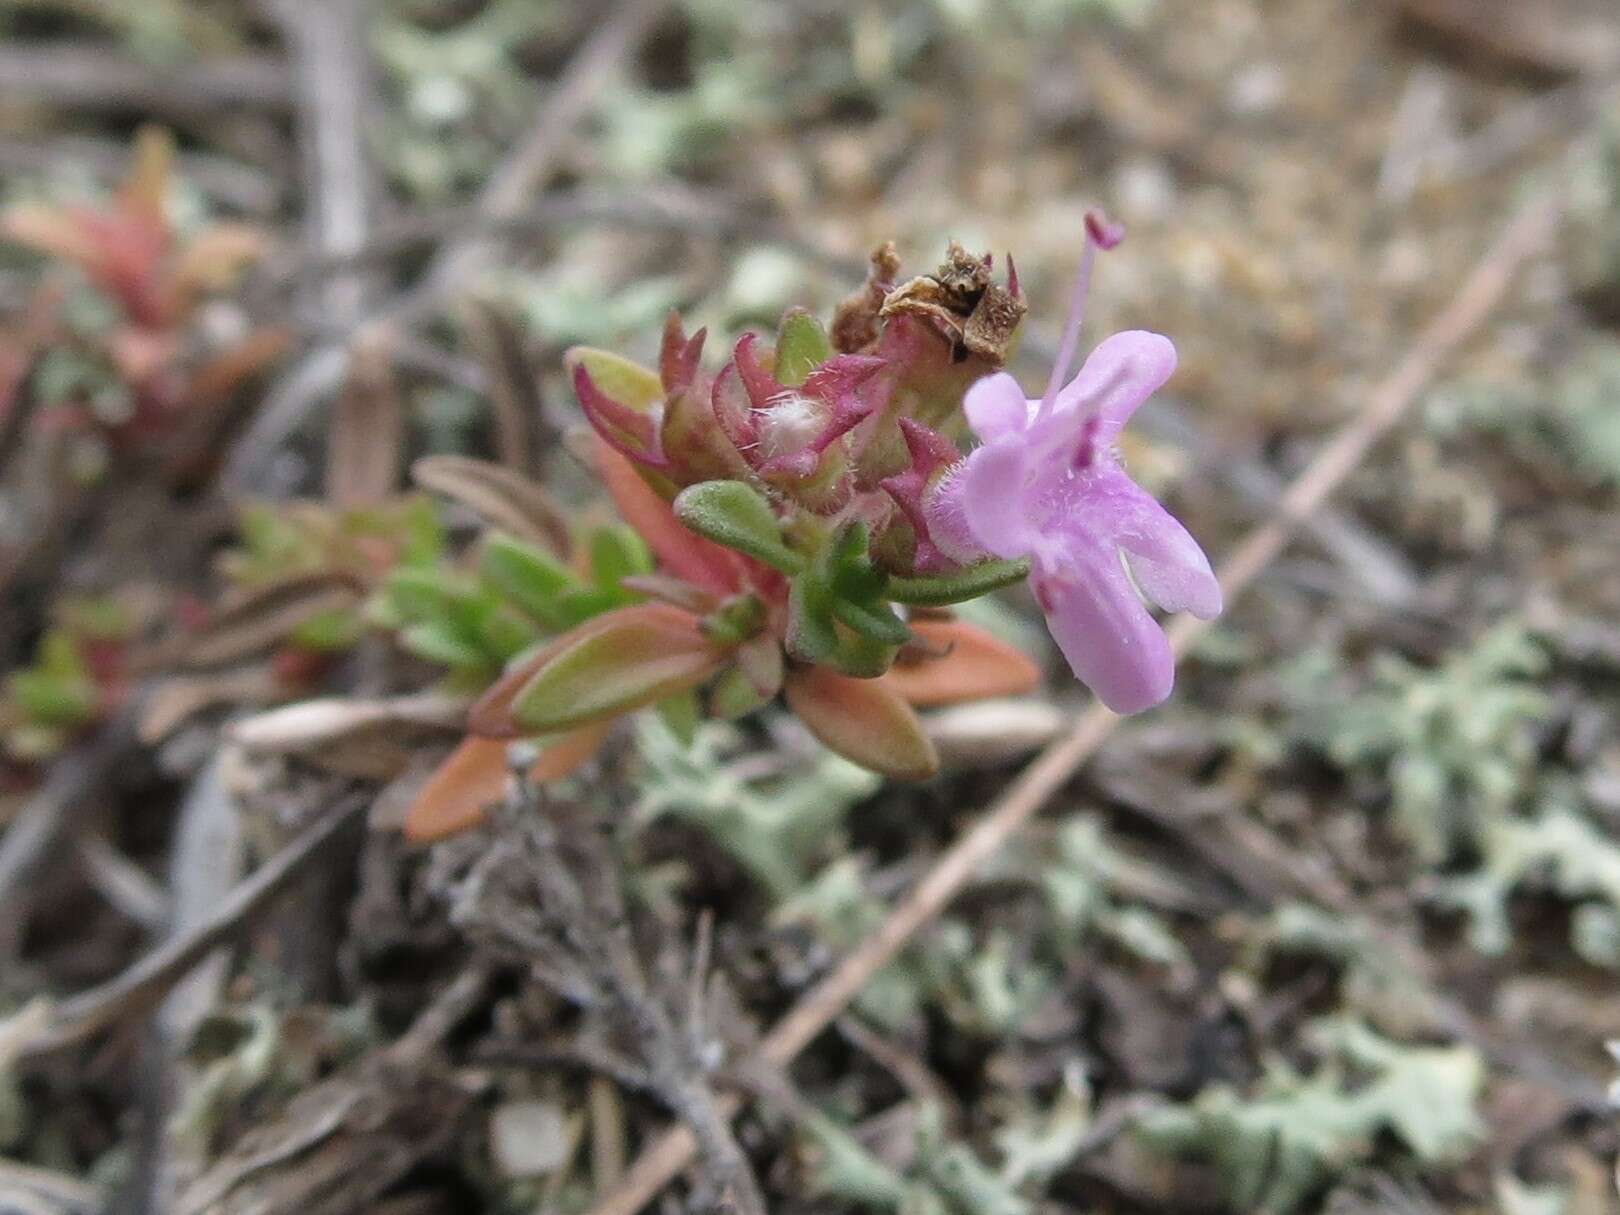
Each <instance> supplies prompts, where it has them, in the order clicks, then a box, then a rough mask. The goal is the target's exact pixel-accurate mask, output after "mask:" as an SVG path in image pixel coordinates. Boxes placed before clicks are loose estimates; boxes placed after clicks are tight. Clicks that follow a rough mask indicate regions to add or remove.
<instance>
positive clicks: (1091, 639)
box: [1033, 548, 1176, 714]
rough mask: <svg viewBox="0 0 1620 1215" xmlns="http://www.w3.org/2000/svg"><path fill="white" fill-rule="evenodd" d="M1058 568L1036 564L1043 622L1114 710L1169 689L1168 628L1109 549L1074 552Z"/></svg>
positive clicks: (1158, 697)
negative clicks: (1044, 567) (1161, 624)
mask: <svg viewBox="0 0 1620 1215" xmlns="http://www.w3.org/2000/svg"><path fill="white" fill-rule="evenodd" d="M1071 558H1072V560H1071V563H1070V564H1069V565H1068V566H1067V567H1066V568H1064V569H1063V570H1061V571H1048V570H1046V569H1041V570H1037V571H1036V574H1035V577H1034V579H1033V581H1034V584H1035V596H1036V598H1037V599H1038V600H1039V601H1040V604H1041V607H1042V609H1043V610H1044V611H1045V612H1046V627H1047V628H1048V629H1049V630H1051V633H1052V637H1053V639H1054V640H1055V641H1056V642H1057V643H1058V648H1059V649H1061V650H1062V651H1063V656H1064V657H1065V658H1066V659H1068V660H1069V667H1070V669H1072V670H1073V671H1074V673H1075V676H1076V677H1077V678H1078V679H1079V680H1080V682H1081V683H1083V684H1085V685H1086V686H1087V687H1088V688H1090V689H1091V690H1092V691H1093V692H1095V693H1096V694H1097V698H1098V699H1099V700H1101V701H1102V702H1103V704H1105V705H1107V706H1108V707H1109V708H1110V709H1112V710H1113V711H1114V712H1115V713H1123V714H1129V713H1140V712H1142V711H1143V710H1144V709H1151V708H1152V707H1153V706H1154V705H1156V704H1159V703H1160V702H1162V701H1163V700H1164V699H1165V698H1166V697H1167V696H1169V695H1170V690H1171V688H1172V687H1174V686H1175V678H1176V663H1175V656H1174V655H1173V654H1172V653H1171V650H1170V642H1169V640H1168V639H1167V638H1166V637H1165V635H1164V630H1163V629H1161V628H1160V627H1159V625H1158V622H1157V621H1155V620H1154V619H1153V617H1152V616H1151V615H1150V614H1149V613H1148V610H1147V608H1146V607H1144V606H1143V605H1142V600H1141V597H1140V596H1138V595H1137V593H1136V588H1134V587H1133V586H1132V585H1131V583H1130V579H1128V578H1127V577H1126V576H1125V571H1124V569H1123V568H1121V566H1120V564H1119V562H1118V561H1117V560H1116V559H1115V558H1114V555H1113V553H1112V552H1109V551H1102V550H1098V549H1096V548H1089V549H1085V550H1081V551H1079V552H1074V553H1071Z"/></svg>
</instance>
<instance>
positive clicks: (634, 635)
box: [511, 603, 727, 732]
mask: <svg viewBox="0 0 1620 1215" xmlns="http://www.w3.org/2000/svg"><path fill="white" fill-rule="evenodd" d="M554 646H555V650H554V652H553V653H552V654H551V655H550V656H549V657H548V658H547V659H546V661H545V662H544V663H542V664H541V665H540V667H539V668H538V669H537V670H536V671H535V673H534V676H533V677H532V678H531V679H530V680H529V681H528V682H527V683H526V684H524V685H523V687H522V688H521V689H520V690H519V691H518V692H517V695H516V696H515V697H514V698H513V700H512V706H511V712H512V717H513V719H514V720H515V721H516V722H517V724H518V725H519V726H520V727H521V728H523V729H526V730H533V731H537V732H540V731H551V730H566V729H572V728H573V727H575V726H580V725H584V724H585V723H587V722H590V721H596V720H599V719H601V718H604V717H616V716H618V715H619V714H621V713H628V712H630V711H631V710H632V709H639V708H641V707H642V706H643V705H648V704H652V703H653V702H655V701H659V700H663V699H665V698H666V697H670V696H674V695H676V694H677V693H679V692H684V691H686V690H688V689H690V688H695V687H696V686H697V685H699V684H700V683H702V682H703V681H704V680H706V679H708V678H709V677H710V676H711V675H713V674H714V673H715V672H716V671H718V670H719V669H720V667H721V666H723V665H724V663H725V661H726V658H727V652H726V651H725V650H723V649H720V648H718V647H716V646H715V645H713V644H711V643H710V641H709V640H708V639H707V638H706V637H704V635H703V633H702V631H701V630H700V628H699V624H698V621H697V619H696V618H695V617H693V616H692V615H691V614H690V613H689V612H683V611H681V610H680V609H679V608H673V607H670V606H668V605H667V604H662V603H645V604H638V605H636V606H634V607H627V608H620V609H619V610H617V611H614V612H609V613H608V614H607V615H605V616H601V617H598V618H597V619H596V620H593V621H590V622H589V623H588V624H587V625H586V626H584V627H582V628H580V629H577V630H575V631H574V632H573V633H569V634H567V635H565V636H563V637H560V638H558V639H557V641H556V642H555V643H554Z"/></svg>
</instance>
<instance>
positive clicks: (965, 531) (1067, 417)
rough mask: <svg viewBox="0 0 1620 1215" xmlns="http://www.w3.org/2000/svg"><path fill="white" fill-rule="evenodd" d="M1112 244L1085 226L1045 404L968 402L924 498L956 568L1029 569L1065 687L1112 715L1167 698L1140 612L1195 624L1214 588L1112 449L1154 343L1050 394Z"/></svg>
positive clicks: (1091, 368)
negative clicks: (960, 443)
mask: <svg viewBox="0 0 1620 1215" xmlns="http://www.w3.org/2000/svg"><path fill="white" fill-rule="evenodd" d="M1120 235H1121V233H1120V232H1119V231H1118V230H1117V229H1113V228H1110V227H1109V226H1108V225H1107V224H1106V223H1105V221H1103V220H1102V219H1101V218H1100V217H1098V216H1096V215H1094V214H1093V215H1089V216H1087V219H1086V247H1085V252H1084V254H1083V256H1082V258H1081V265H1080V272H1079V274H1078V275H1077V277H1076V282H1075V290H1074V297H1073V301H1072V303H1071V306H1070V312H1069V318H1068V322H1067V324H1066V326H1065V329H1064V335H1063V343H1062V347H1061V349H1060V351H1059V354H1058V358H1057V362H1056V364H1055V365H1054V366H1053V368H1052V374H1051V378H1050V380H1049V382H1048V384H1047V387H1046V393H1045V395H1044V396H1043V397H1042V398H1041V399H1040V400H1039V401H1031V400H1026V399H1025V397H1024V392H1023V389H1022V388H1020V387H1019V385H1018V381H1017V380H1015V379H1013V377H1012V376H1010V375H1008V374H1006V373H1005V372H999V373H997V374H995V375H990V376H986V377H985V378H984V379H981V380H979V381H978V382H977V383H975V384H974V385H973V386H972V387H971V388H970V389H968V392H967V395H966V397H965V399H964V400H963V408H964V411H965V412H966V414H967V418H968V422H969V424H970V425H971V426H972V428H973V432H974V433H975V434H976V435H977V436H978V437H979V439H980V440H981V442H982V446H980V447H979V448H978V449H977V450H975V451H974V452H973V453H972V454H971V455H970V456H968V457H967V459H966V460H963V461H962V462H961V463H959V464H957V465H956V466H955V467H953V468H952V469H951V471H950V472H949V473H948V474H947V475H946V476H945V477H944V478H943V480H941V481H940V482H939V483H938V485H937V487H936V488H935V490H934V491H933V492H932V494H931V495H929V497H928V500H927V505H926V511H927V514H928V520H929V532H930V534H931V536H932V538H933V540H934V543H936V544H937V545H938V546H939V548H940V549H941V550H942V551H943V552H944V553H945V554H946V555H947V556H949V557H951V558H953V559H954V560H957V561H962V562H969V561H973V560H979V559H982V558H983V557H984V556H985V555H986V554H989V555H993V556H996V557H1002V558H1008V559H1011V558H1018V557H1028V558H1030V560H1031V563H1032V565H1033V569H1032V572H1031V575H1030V582H1031V585H1032V586H1033V588H1034V591H1035V596H1036V598H1037V600H1038V601H1039V602H1040V605H1041V610H1042V611H1044V612H1045V613H1046V623H1047V627H1048V628H1049V629H1050V630H1051V632H1052V636H1053V638H1054V639H1056V641H1057V643H1058V646H1059V647H1060V648H1061V649H1062V651H1063V655H1064V657H1065V658H1067V659H1068V660H1069V666H1070V667H1071V668H1073V670H1074V673H1075V675H1076V676H1077V677H1078V678H1079V679H1080V680H1081V682H1083V683H1085V684H1086V685H1087V686H1088V687H1090V688H1091V689H1092V690H1093V691H1094V692H1095V693H1096V694H1097V696H1098V698H1099V699H1101V700H1102V702H1103V703H1104V704H1105V705H1107V706H1108V707H1109V708H1110V709H1112V710H1114V711H1115V712H1116V713H1139V712H1141V711H1142V710H1143V709H1148V708H1151V707H1152V706H1154V705H1156V704H1158V703H1160V702H1161V701H1163V700H1164V699H1165V697H1167V696H1169V695H1170V690H1171V687H1172V686H1173V684H1174V682H1175V658H1174V655H1173V654H1172V653H1171V651H1170V643H1169V640H1168V639H1167V638H1166V637H1165V634H1164V631H1163V629H1161V628H1160V627H1159V625H1158V623H1157V621H1155V620H1154V618H1153V616H1152V615H1151V613H1149V611H1148V609H1147V606H1146V605H1145V604H1144V603H1143V597H1144V596H1145V597H1146V598H1147V599H1148V600H1149V601H1151V602H1152V603H1154V604H1156V605H1157V606H1159V607H1160V608H1163V609H1164V610H1165V611H1168V612H1180V611H1188V612H1191V613H1193V614H1194V615H1195V616H1199V617H1202V618H1203V619H1206V620H1208V619H1210V618H1212V617H1214V616H1216V615H1218V614H1219V613H1220V610H1221V588H1220V584H1219V583H1218V582H1217V581H1216V579H1215V575H1214V573H1213V572H1212V571H1211V569H1210V566H1209V559H1208V558H1207V557H1205V555H1204V551H1203V549H1201V548H1200V547H1199V546H1198V542H1197V541H1196V540H1194V539H1193V538H1192V536H1191V535H1190V534H1189V533H1188V532H1187V529H1186V528H1184V527H1183V526H1182V525H1181V524H1180V523H1179V522H1177V521H1176V520H1175V518H1173V517H1172V516H1171V515H1170V513H1169V512H1168V511H1166V510H1165V509H1164V507H1162V506H1160V505H1159V504H1158V503H1157V502H1156V501H1154V500H1153V498H1152V496H1151V495H1149V494H1148V492H1147V491H1146V490H1144V489H1142V488H1141V486H1139V485H1137V484H1136V482H1134V481H1132V480H1131V479H1130V477H1129V476H1128V475H1127V474H1126V473H1125V470H1124V469H1123V468H1121V467H1120V464H1119V458H1118V456H1117V455H1116V453H1115V451H1114V446H1113V445H1114V440H1115V439H1116V437H1117V436H1118V435H1119V432H1120V431H1121V430H1122V429H1123V428H1124V426H1125V424H1126V422H1128V421H1129V420H1130V417H1131V415H1132V414H1133V413H1135V412H1136V409H1137V407H1138V406H1139V405H1141V404H1142V402H1143V401H1145V400H1147V398H1148V397H1149V396H1151V395H1152V394H1153V392H1154V391H1155V390H1157V389H1158V388H1159V387H1160V386H1161V385H1162V384H1163V383H1164V382H1165V381H1166V380H1167V379H1169V378H1170V373H1171V372H1173V371H1174V370H1175V366H1176V351H1175V347H1174V346H1173V345H1171V343H1170V340H1169V339H1168V338H1166V337H1163V336H1162V335H1160V334H1157V333H1147V332H1144V331H1140V330H1136V331H1132V332H1128V333H1118V334H1115V335H1114V336H1113V337H1111V338H1109V339H1108V340H1107V341H1105V342H1103V343H1102V344H1101V345H1100V346H1098V347H1097V348H1096V349H1095V350H1093V351H1092V352H1091V355H1090V357H1088V358H1087V359H1086V361H1085V364H1084V365H1083V366H1082V367H1081V368H1080V371H1079V374H1077V375H1076V376H1075V377H1074V379H1073V380H1071V381H1069V383H1068V385H1067V387H1063V388H1062V389H1061V391H1060V390H1059V386H1060V385H1061V384H1062V383H1063V378H1064V376H1065V374H1066V373H1067V371H1068V368H1069V364H1070V362H1071V361H1072V359H1073V357H1074V352H1075V347H1076V345H1077V344H1078V341H1079V334H1080V319H1081V314H1082V312H1083V310H1084V302H1085V296H1086V292H1087V288H1088V286H1089V281H1090V277H1091V268H1092V264H1093V263H1094V261H1095V259H1096V251H1097V249H1098V248H1099V247H1101V248H1112V247H1113V245H1114V244H1115V243H1117V242H1118V240H1119V238H1120Z"/></svg>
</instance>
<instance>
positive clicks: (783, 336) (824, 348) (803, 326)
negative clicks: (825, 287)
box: [773, 308, 832, 388]
mask: <svg viewBox="0 0 1620 1215" xmlns="http://www.w3.org/2000/svg"><path fill="white" fill-rule="evenodd" d="M831 357H832V344H831V343H830V342H828V340H827V332H826V330H824V329H823V328H822V327H821V322H820V321H818V320H817V319H816V318H815V317H814V316H812V315H811V314H810V313H809V312H807V311H805V310H804V309H803V308H790V309H789V310H788V312H787V314H786V315H785V316H783V318H782V326H781V328H780V329H779V330H778V331H777V335H776V366H775V367H774V369H773V370H774V371H775V374H776V378H777V379H778V380H780V381H781V382H782V383H783V384H785V385H786V386H787V387H789V388H797V387H799V385H801V384H803V383H804V382H805V380H807V379H809V378H810V373H811V372H812V371H814V370H815V369H816V368H817V367H820V366H821V365H822V364H823V363H825V362H826V361H827V360H828V359H829V358H831Z"/></svg>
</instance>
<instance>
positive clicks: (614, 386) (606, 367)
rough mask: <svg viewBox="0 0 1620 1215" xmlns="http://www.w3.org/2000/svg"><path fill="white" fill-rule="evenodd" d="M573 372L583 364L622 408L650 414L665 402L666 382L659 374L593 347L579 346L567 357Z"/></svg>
mask: <svg viewBox="0 0 1620 1215" xmlns="http://www.w3.org/2000/svg"><path fill="white" fill-rule="evenodd" d="M563 361H564V363H565V364H566V365H567V366H568V368H569V369H570V371H572V369H573V368H574V367H576V366H580V365H583V366H584V368H585V370H586V371H588V372H589V373H590V376H591V381H592V382H593V383H594V384H595V385H596V387H597V388H598V389H600V390H601V391H602V392H603V393H604V394H606V395H607V396H610V397H612V398H613V399H614V400H615V401H617V402H619V404H621V405H626V406H628V407H629V408H631V409H634V410H637V411H638V412H641V413H646V412H647V411H648V410H650V409H651V408H652V407H653V405H655V404H657V403H658V402H660V401H662V400H663V399H664V385H663V381H661V380H660V379H659V378H658V373H657V372H655V371H650V370H648V369H647V368H646V367H643V366H642V365H641V364H640V363H633V362H631V361H630V360H629V359H627V358H623V357H622V356H620V355H617V354H614V353H612V352H611V351H607V350H597V349H596V348H595V347H592V346H575V347H574V348H573V349H571V350H569V351H568V353H567V354H565V355H564V356H563Z"/></svg>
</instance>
